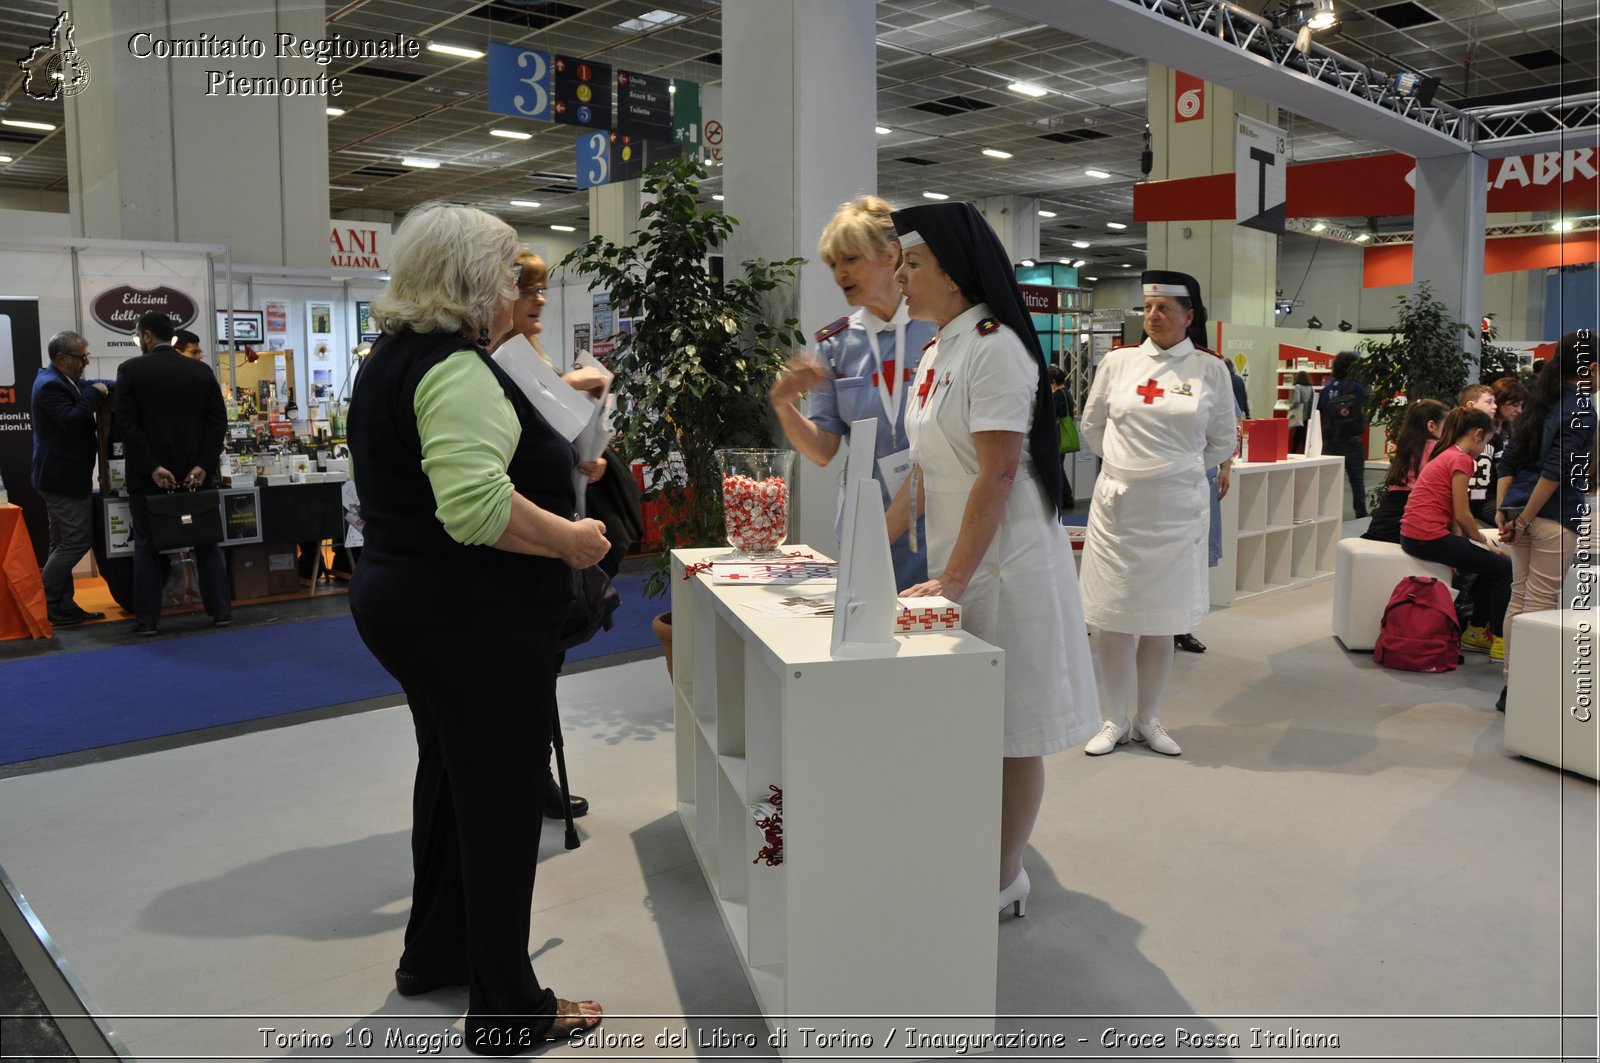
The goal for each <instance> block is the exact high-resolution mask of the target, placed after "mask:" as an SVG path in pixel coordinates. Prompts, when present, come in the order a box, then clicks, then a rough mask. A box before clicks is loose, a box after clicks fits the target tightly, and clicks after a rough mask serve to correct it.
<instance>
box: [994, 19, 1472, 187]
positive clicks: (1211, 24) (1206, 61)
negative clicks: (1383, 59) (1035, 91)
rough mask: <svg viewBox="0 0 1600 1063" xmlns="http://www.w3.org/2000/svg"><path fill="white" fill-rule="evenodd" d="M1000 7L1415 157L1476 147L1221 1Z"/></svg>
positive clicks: (1468, 126)
mask: <svg viewBox="0 0 1600 1063" xmlns="http://www.w3.org/2000/svg"><path fill="white" fill-rule="evenodd" d="M991 2H992V4H993V6H994V7H997V8H999V9H1001V10H1004V11H1009V12H1012V13H1013V14H1017V15H1020V16H1022V17H1024V18H1030V19H1035V20H1037V21H1039V22H1041V23H1044V24H1045V25H1049V26H1055V27H1058V28H1060V29H1062V30H1065V31H1067V32H1069V33H1074V34H1077V35H1078V36H1080V37H1086V38H1088V39H1089V40H1093V41H1098V42H1100V43H1101V44H1105V45H1109V46H1110V47H1112V48H1116V49H1117V50H1119V51H1122V52H1126V53H1127V54H1129V55H1136V56H1142V57H1143V58H1145V59H1148V60H1151V61H1153V62H1157V63H1162V64H1164V65H1166V66H1171V67H1176V68H1177V69H1180V70H1183V71H1184V72H1185V73H1189V74H1193V75H1195V76H1197V77H1201V78H1204V79H1205V80H1206V81H1209V82H1211V83H1213V84H1215V85H1221V86H1223V87H1225V88H1230V89H1233V90H1235V91H1237V92H1242V93H1245V94H1246V95H1249V96H1255V97H1257V98H1260V99H1265V100H1271V101H1272V102H1274V103H1276V104H1278V105H1279V106H1281V107H1283V108H1285V109H1287V110H1290V111H1292V112H1294V113H1295V114H1299V115H1303V116H1305V117H1307V118H1311V119H1314V120H1316V121H1318V122H1322V123H1324V124H1325V125H1329V126H1332V127H1333V128H1335V129H1340V130H1343V131H1345V132H1347V133H1352V134H1355V135H1358V136H1360V137H1362V138H1364V139H1366V140H1370V141H1373V142H1374V143H1378V144H1382V145H1384V146H1386V147H1389V148H1392V149H1394V150H1395V151H1401V152H1404V153H1405V154H1407V155H1411V156H1415V157H1417V158H1433V157H1436V156H1441V155H1455V154H1463V153H1466V152H1470V151H1472V150H1473V144H1472V139H1473V135H1474V131H1473V122H1472V120H1471V119H1470V118H1468V117H1467V116H1466V115H1464V114H1463V113H1462V112H1460V111H1458V110H1456V109H1455V108H1452V107H1448V106H1445V105H1443V104H1435V105H1433V106H1430V107H1423V106H1422V105H1421V104H1420V103H1419V102H1418V101H1417V100H1416V99H1415V98H1412V97H1398V96H1396V95H1395V94H1394V92H1393V91H1392V90H1391V89H1390V87H1389V85H1388V79H1387V78H1385V77H1384V75H1382V74H1379V73H1378V72H1376V71H1373V70H1372V69H1370V68H1369V67H1366V66H1364V65H1362V64H1361V63H1358V62H1356V61H1355V60H1352V59H1347V58H1345V57H1343V56H1340V55H1338V54H1336V53H1334V52H1330V51H1328V50H1327V49H1325V48H1322V47H1320V46H1318V45H1312V47H1311V50H1310V52H1309V53H1308V54H1304V55H1303V54H1301V53H1300V52H1299V51H1297V50H1296V49H1295V48H1294V38H1293V35H1292V34H1289V33H1286V32H1284V31H1281V30H1276V29H1273V28H1272V25H1271V23H1269V22H1267V21H1265V20H1264V19H1262V18H1261V17H1260V16H1259V15H1255V14H1252V13H1250V12H1248V11H1245V10H1243V9H1241V8H1239V7H1236V6H1234V5H1233V4H1229V3H1223V2H1220V0H1203V2H1202V0H1073V2H1072V3H1070V4H1063V3H1060V2H1059V0H991Z"/></svg>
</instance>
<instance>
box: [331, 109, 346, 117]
mask: <svg viewBox="0 0 1600 1063" xmlns="http://www.w3.org/2000/svg"><path fill="white" fill-rule="evenodd" d="M342 114H344V108H343V107H329V108H328V117H329V118H338V117H339V116H340V115H342Z"/></svg>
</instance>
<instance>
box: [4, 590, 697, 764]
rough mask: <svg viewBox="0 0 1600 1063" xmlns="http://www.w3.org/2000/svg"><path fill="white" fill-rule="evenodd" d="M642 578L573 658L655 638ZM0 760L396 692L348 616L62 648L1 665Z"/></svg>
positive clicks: (652, 606) (651, 604)
mask: <svg viewBox="0 0 1600 1063" xmlns="http://www.w3.org/2000/svg"><path fill="white" fill-rule="evenodd" d="M643 583H644V577H643V576H624V577H621V578H619V579H618V580H617V581H616V587H617V591H618V593H619V594H620V595H621V597H622V605H621V607H620V608H618V610H617V612H616V614H615V619H616V625H615V627H613V628H612V630H610V631H602V632H601V633H600V634H599V635H597V636H596V637H595V638H594V639H593V640H592V641H591V642H589V643H588V644H587V645H584V646H581V647H579V648H578V649H576V650H573V651H571V652H569V653H568V654H567V659H568V660H569V661H580V660H587V659H590V658H594V657H601V656H605V655H607V654H613V653H622V652H625V651H628V650H637V649H644V648H647V647H649V646H652V645H656V644H657V643H656V640H655V637H654V636H653V635H652V634H651V633H650V618H651V617H653V616H654V615H655V614H656V613H659V612H661V611H662V609H664V608H666V606H665V605H664V604H663V603H662V601H661V600H653V599H645V598H644V597H643V592H642V586H643ZM0 690H3V691H4V693H3V694H0V764H15V763H17V762H19V761H24V760H35V759H38V758H40V757H53V756H58V755H60V754H63V753H73V752H77V751H79V750H85V749H97V748H100V747H102V746H112V745H119V744H121V743H123V742H133V741H138V740H141V739H147V738H157V737H161V736H165V735H171V734H178V733H181V732H185V731H197V730H201V729H203V728H208V727H217V726H221V725H224V724H234V723H243V722H246V721H250V720H259V719H263V718H266V717H270V716H278V715H283V714H286V713H293V712H302V711H305V710H307V709H318V708H324V707H326V706H330V705H342V704H346V703H348V702H355V701H363V700H366V699H368V698H378V697H384V696H390V695H395V694H398V693H399V691H400V687H399V684H397V683H396V682H395V681H394V679H393V678H391V677H390V675H389V673H387V672H385V671H384V670H383V668H382V667H380V666H379V664H378V662H377V661H376V660H374V659H373V657H372V655H371V654H370V653H368V652H367V648H366V647H365V646H364V645H362V643H361V638H360V636H358V635H357V634H356V628H355V622H354V621H352V620H351V619H350V617H348V616H338V617H329V618H325V619H320V620H304V621H300V622H298V623H285V624H271V625H267V626H261V627H253V626H240V627H235V628H233V629H230V630H227V631H219V632H216V633H210V634H205V635H199V636H193V637H189V638H170V637H165V638H157V639H150V640H137V641H132V642H130V643H129V644H128V645H125V646H114V647H110V648H107V649H99V650H85V651H82V652H78V653H54V654H49V655H46V656H41V657H33V658H28V659H24V660H19V661H12V662H9V663H6V664H3V665H0Z"/></svg>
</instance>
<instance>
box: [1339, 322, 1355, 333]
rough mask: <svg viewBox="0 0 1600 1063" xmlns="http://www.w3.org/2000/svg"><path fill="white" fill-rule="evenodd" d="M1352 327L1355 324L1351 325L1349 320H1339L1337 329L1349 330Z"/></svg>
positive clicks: (1341, 330)
mask: <svg viewBox="0 0 1600 1063" xmlns="http://www.w3.org/2000/svg"><path fill="white" fill-rule="evenodd" d="M1354 327H1355V326H1353V325H1351V324H1350V322H1348V321H1344V320H1341V321H1340V322H1339V331H1340V332H1349V331H1350V330H1351V329H1352V328H1354Z"/></svg>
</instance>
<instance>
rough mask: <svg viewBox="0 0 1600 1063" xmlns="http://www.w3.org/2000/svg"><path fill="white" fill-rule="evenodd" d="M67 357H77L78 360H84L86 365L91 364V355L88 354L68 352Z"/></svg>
mask: <svg viewBox="0 0 1600 1063" xmlns="http://www.w3.org/2000/svg"><path fill="white" fill-rule="evenodd" d="M67 357H68V358H76V359H77V360H78V361H80V362H82V363H83V364H84V365H88V364H89V356H88V355H87V354H77V353H68V355H67Z"/></svg>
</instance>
